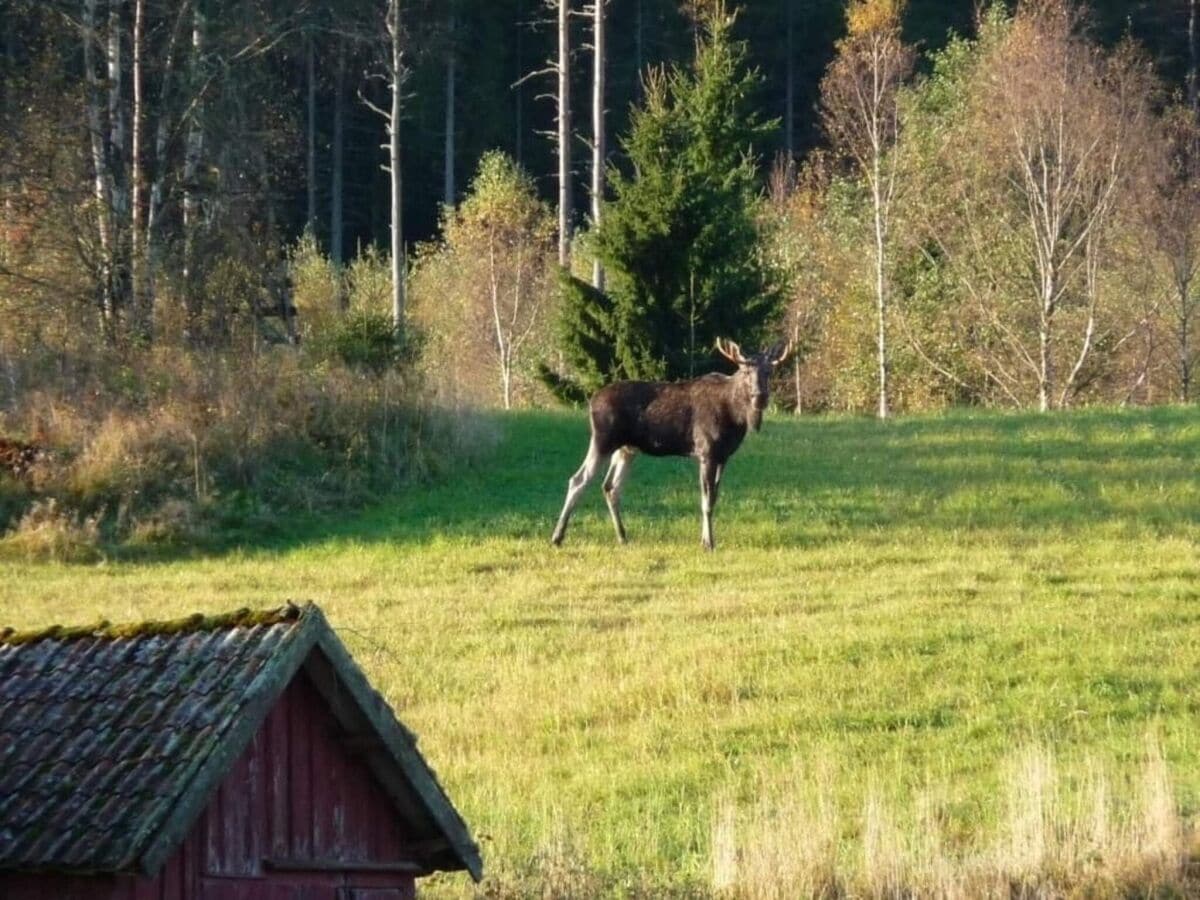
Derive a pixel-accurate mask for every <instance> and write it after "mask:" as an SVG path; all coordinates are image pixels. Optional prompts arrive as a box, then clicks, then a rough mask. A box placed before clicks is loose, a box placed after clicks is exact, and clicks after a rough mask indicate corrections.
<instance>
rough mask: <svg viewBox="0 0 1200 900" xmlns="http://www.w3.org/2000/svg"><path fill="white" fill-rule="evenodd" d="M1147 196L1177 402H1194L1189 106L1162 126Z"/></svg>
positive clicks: (1196, 254)
mask: <svg viewBox="0 0 1200 900" xmlns="http://www.w3.org/2000/svg"><path fill="white" fill-rule="evenodd" d="M1157 131H1158V135H1157V140H1156V141H1155V143H1154V146H1153V149H1152V155H1151V157H1150V160H1151V165H1150V166H1148V167H1147V168H1148V170H1149V173H1150V176H1151V180H1150V184H1149V185H1148V190H1147V191H1146V193H1145V198H1144V201H1143V202H1144V204H1145V205H1144V227H1145V233H1146V235H1147V236H1148V237H1149V250H1150V253H1149V254H1148V256H1149V258H1151V259H1152V260H1153V261H1154V268H1155V269H1156V270H1158V272H1159V273H1161V275H1162V281H1163V282H1165V284H1166V285H1167V288H1166V291H1165V293H1166V296H1167V302H1166V304H1165V308H1166V310H1167V312H1166V320H1167V322H1166V324H1167V331H1168V333H1169V334H1170V335H1171V337H1172V340H1171V343H1172V344H1173V345H1174V354H1173V356H1174V368H1175V370H1176V373H1177V375H1178V394H1177V396H1178V399H1179V401H1180V402H1181V403H1187V402H1188V401H1190V400H1191V399H1192V383H1193V381H1194V380H1195V370H1196V365H1197V363H1198V362H1200V337H1198V336H1197V334H1196V332H1197V330H1198V329H1200V300H1197V297H1196V280H1197V276H1198V275H1200V123H1197V121H1196V118H1195V115H1194V114H1193V112H1192V110H1191V109H1190V107H1186V108H1185V107H1180V106H1174V107H1171V108H1169V109H1168V110H1167V111H1166V112H1165V114H1164V116H1163V119H1162V121H1161V122H1160V123H1158V128H1157Z"/></svg>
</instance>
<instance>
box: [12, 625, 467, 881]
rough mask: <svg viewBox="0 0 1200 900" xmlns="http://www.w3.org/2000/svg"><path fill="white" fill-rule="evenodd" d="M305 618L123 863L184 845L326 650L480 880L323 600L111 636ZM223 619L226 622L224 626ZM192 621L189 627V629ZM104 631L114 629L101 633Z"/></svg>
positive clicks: (459, 829) (153, 863) (463, 830)
mask: <svg viewBox="0 0 1200 900" xmlns="http://www.w3.org/2000/svg"><path fill="white" fill-rule="evenodd" d="M297 619H298V620H299V621H298V624H297V629H296V631H295V633H294V634H293V635H292V636H291V638H290V639H289V644H288V645H287V646H286V647H285V648H283V650H282V651H280V652H277V653H276V654H274V656H273V657H272V658H271V659H270V660H269V661H268V662H267V664H266V665H264V666H263V669H262V671H260V672H259V673H258V676H257V677H256V678H255V680H254V683H253V684H252V686H251V688H250V690H249V691H248V692H247V696H246V701H245V704H244V705H243V706H242V709H241V713H240V714H239V715H238V716H237V717H236V718H235V719H234V720H233V721H232V722H231V723H230V724H229V726H228V728H227V730H226V733H225V734H224V735H222V736H220V737H219V738H218V739H217V740H216V742H215V744H214V748H213V750H212V751H211V752H210V753H209V754H208V756H207V757H205V758H204V759H203V760H201V761H198V762H197V764H196V766H195V768H194V771H193V772H192V773H190V774H189V775H188V777H187V778H186V780H185V782H184V783H185V787H184V788H183V789H181V791H180V793H179V795H178V796H177V797H176V798H175V799H174V800H172V802H171V803H169V804H168V805H167V807H166V808H167V809H169V810H170V812H169V813H168V815H167V817H166V819H165V820H164V821H160V822H148V823H147V824H146V826H145V827H144V828H143V830H142V833H141V834H139V835H137V836H136V838H135V839H134V841H133V842H132V846H133V847H134V848H135V849H134V851H133V852H132V853H131V855H130V858H129V859H127V860H126V861H125V864H124V865H122V866H121V868H122V869H125V870H134V869H136V870H139V871H141V872H143V873H144V874H147V875H153V874H155V873H156V872H157V871H158V870H159V869H160V868H161V867H162V865H163V864H164V863H165V862H166V861H167V859H168V857H169V856H170V855H171V853H173V852H174V851H175V849H176V847H178V846H179V843H180V842H181V841H182V840H183V839H184V838H185V837H186V836H187V834H188V832H189V831H190V830H191V828H192V826H193V825H194V824H195V822H196V820H197V819H198V818H199V816H200V814H201V813H202V812H203V811H204V809H205V807H206V806H207V805H208V803H209V802H210V801H211V799H212V794H213V792H214V791H216V789H217V787H218V786H219V785H220V782H221V779H222V778H224V776H225V775H226V773H227V772H228V770H229V767H230V766H231V765H233V763H234V762H235V761H236V760H237V758H238V757H239V756H240V755H241V754H242V753H243V752H245V749H246V747H248V746H249V745H250V742H251V741H252V740H253V739H254V735H255V734H257V733H258V730H259V729H260V728H261V727H262V725H263V723H264V722H265V721H266V718H267V716H268V714H269V713H270V711H271V708H272V707H273V706H274V705H275V702H276V701H277V700H278V699H279V696H280V695H281V694H282V693H283V691H284V690H285V689H286V688H287V686H288V684H290V683H291V681H292V679H293V678H294V677H295V676H296V673H297V672H298V671H299V670H300V667H301V666H302V665H303V664H304V661H305V660H306V659H307V658H308V656H309V654H310V653H311V652H312V650H313V649H314V648H319V649H320V651H321V653H322V654H323V655H324V656H325V657H326V658H327V659H328V660H329V663H330V665H332V666H333V668H334V671H335V673H336V674H337V677H338V679H339V681H341V682H342V683H343V684H344V685H345V687H346V688H347V691H348V692H349V694H350V696H351V697H352V698H353V699H354V701H355V704H356V705H357V706H358V708H359V710H360V711H361V712H362V714H363V716H364V717H365V718H366V719H367V721H368V722H370V724H371V727H372V728H373V729H374V730H375V732H376V733H377V734H378V736H379V738H380V740H381V741H382V742H383V744H384V746H385V747H386V748H387V751H388V754H389V755H390V756H391V757H392V759H393V760H394V761H395V763H396V765H397V766H398V767H399V768H400V770H401V771H402V772H403V773H404V775H405V777H406V778H407V779H408V781H409V783H410V784H411V785H412V787H413V790H414V792H415V793H416V795H417V796H418V797H419V798H420V800H421V802H422V803H423V804H424V806H425V809H426V812H428V814H429V817H430V818H431V819H432V820H433V821H434V823H435V824H436V825H437V826H438V828H439V829H440V830H441V831H442V834H443V835H444V836H445V837H446V840H447V841H448V842H449V843H450V846H451V848H452V849H453V851H454V855H455V857H457V859H458V860H459V862H461V863H462V867H463V868H464V869H466V870H467V871H468V872H469V873H470V874H471V877H472V878H473V879H474V880H475V881H479V880H480V879H481V878H482V874H483V862H482V860H481V858H480V856H479V848H478V846H477V845H476V844H475V842H474V840H472V838H471V835H470V832H469V830H468V829H467V825H466V823H465V822H464V821H463V820H462V817H461V816H459V814H458V811H457V810H456V809H455V808H454V806H453V805H452V804H451V802H450V799H449V797H448V796H447V794H446V792H445V790H444V789H443V788H442V786H441V784H440V783H439V782H438V780H437V776H436V775H435V774H434V772H433V770H432V769H431V768H430V766H429V764H428V763H427V762H426V761H425V759H424V758H423V757H422V756H421V754H420V752H419V751H418V750H417V747H416V741H415V739H414V738H413V736H412V734H411V733H410V732H409V731H408V729H407V728H405V726H404V725H403V724H402V723H401V722H400V721H399V720H398V719H397V718H396V715H395V713H394V712H393V711H392V709H391V707H390V706H389V705H388V704H387V702H386V701H384V699H383V698H382V697H381V696H380V695H379V693H378V692H377V691H375V689H374V688H372V687H371V685H370V683H369V682H368V681H367V678H366V676H365V675H364V674H363V672H362V670H361V669H360V668H359V667H358V664H357V663H355V662H354V659H353V657H352V656H351V655H350V651H349V650H347V648H346V646H345V644H343V643H342V641H341V639H340V638H339V637H338V636H337V634H336V632H334V630H333V628H332V627H331V626H330V625H329V622H328V621H327V620H326V618H325V615H324V614H323V613H322V612H321V610H320V608H319V607H317V606H316V605H315V604H312V603H308V604H305V605H304V606H303V607H297V606H295V605H293V604H290V603H289V604H288V605H287V606H285V607H281V608H280V609H277V610H265V611H260V612H258V613H254V612H251V611H250V610H245V609H243V610H238V611H237V612H236V613H230V614H228V615H226V616H212V617H202V616H201V617H197V616H190V617H188V618H186V619H178V620H173V621H171V622H163V623H144V625H146V626H161V628H160V630H155V631H149V630H143V631H134V632H132V633H130V632H129V631H121V632H120V633H119V634H118V633H112V634H110V636H111V637H128V636H137V635H143V634H150V633H155V634H162V633H177V632H179V631H183V630H199V626H198V623H199V622H200V621H201V620H203V621H204V622H211V623H213V624H210V625H209V626H208V630H215V629H217V628H231V627H239V626H246V627H250V626H253V625H273V624H279V623H282V622H286V621H292V620H297ZM218 622H219V624H218ZM188 625H190V626H191V627H190V628H188V627H186V626H188ZM123 628H125V626H116V627H115V628H114V626H111V625H108V623H104V626H103V629H113V630H114V631H115V630H119V629H123ZM49 631H50V629H45V630H44V632H43V633H40V634H39V636H37V637H32V638H30V637H26V638H25V641H28V640H40V639H48V638H58V639H62V636H63V630H62V629H60V630H59V631H58V632H57V633H56V634H50V633H49ZM72 632H76V633H77V635H76V634H72V635H71V636H78V637H88V636H92V637H95V636H98V633H97V628H96V627H91V630H90V631H86V632H85V631H84V629H72ZM100 634H101V636H102V635H104V634H109V632H108V631H107V630H102V631H101V633H100Z"/></svg>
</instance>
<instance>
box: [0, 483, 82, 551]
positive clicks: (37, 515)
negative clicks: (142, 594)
mask: <svg viewBox="0 0 1200 900" xmlns="http://www.w3.org/2000/svg"><path fill="white" fill-rule="evenodd" d="M0 551H4V552H6V553H11V554H15V555H17V556H21V557H23V558H25V559H28V560H38V561H52V562H76V563H78V562H95V561H96V560H98V559H100V558H101V557H102V554H101V552H100V516H99V515H93V516H89V517H86V518H85V517H83V516H81V515H80V514H79V513H76V512H72V511H70V510H68V509H65V508H63V507H62V506H61V505H60V504H59V502H58V501H57V500H55V499H54V498H53V497H51V498H50V499H48V500H37V501H34V503H33V505H31V506H30V507H29V509H28V510H27V511H26V512H25V514H24V515H23V516H22V517H21V520H20V521H19V522H18V523H17V527H16V528H15V529H14V530H13V532H12V533H11V534H9V535H7V536H5V538H4V539H3V540H0Z"/></svg>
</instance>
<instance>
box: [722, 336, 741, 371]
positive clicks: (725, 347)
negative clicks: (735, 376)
mask: <svg viewBox="0 0 1200 900" xmlns="http://www.w3.org/2000/svg"><path fill="white" fill-rule="evenodd" d="M717 352H718V353H720V354H721V355H722V356H723V357H725V358H726V359H727V360H729V361H730V362H731V363H733V364H734V365H735V366H740V365H741V364H742V350H741V348H740V347H738V345H737V344H735V343H734V342H733V341H728V340H726V339H725V338H717Z"/></svg>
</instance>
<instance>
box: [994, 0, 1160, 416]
mask: <svg viewBox="0 0 1200 900" xmlns="http://www.w3.org/2000/svg"><path fill="white" fill-rule="evenodd" d="M1078 29H1079V18H1078V12H1077V10H1076V9H1075V7H1073V6H1072V5H1071V4H1070V3H1068V2H1064V0H1043V2H1040V3H1031V4H1027V5H1026V6H1024V7H1022V8H1021V10H1020V11H1019V12H1018V14H1017V16H1016V17H1015V18H1014V20H1013V22H1012V25H1011V29H1010V31H1009V34H1008V36H1007V38H1006V39H1005V40H1004V41H1003V42H1002V43H1001V44H1000V45H999V47H998V50H997V53H996V54H995V56H994V57H993V58H992V59H991V60H989V64H988V66H987V67H986V69H985V70H984V79H983V83H982V85H981V91H980V94H979V96H978V97H977V107H976V118H975V123H976V126H977V127H976V129H975V130H976V132H977V134H978V135H979V136H980V137H981V138H983V143H984V144H985V146H988V147H991V148H994V149H995V150H996V151H997V156H996V157H995V158H994V160H993V163H994V164H995V165H997V168H998V169H1001V170H1002V171H1004V172H1006V173H1008V174H1007V177H1006V187H1007V189H1008V191H1007V192H1008V193H1010V196H1011V200H1012V201H1013V202H1014V204H1015V206H1014V210H1015V211H1016V212H1017V215H1016V217H1015V218H1014V222H1015V223H1018V227H1019V229H1020V236H1021V237H1022V238H1023V243H1024V245H1025V246H1026V247H1027V248H1028V250H1029V256H1028V264H1029V269H1028V272H1029V282H1030V285H1031V287H1032V291H1031V296H1030V300H1031V301H1032V304H1033V306H1034V309H1035V314H1036V330H1037V339H1036V346H1035V347H1034V348H1029V349H1024V348H1023V349H1022V356H1023V357H1024V361H1025V362H1026V363H1027V364H1029V365H1030V366H1031V368H1032V370H1033V374H1034V376H1035V378H1036V381H1037V404H1038V409H1040V410H1042V411H1043V412H1044V411H1046V410H1049V409H1051V408H1053V407H1055V406H1059V407H1061V406H1064V405H1066V404H1067V402H1068V401H1069V399H1070V397H1071V395H1072V392H1073V390H1074V387H1075V384H1076V379H1077V378H1078V376H1079V373H1080V371H1081V369H1082V367H1083V364H1084V363H1085V362H1086V361H1087V358H1088V356H1089V354H1090V353H1091V352H1092V350H1093V349H1094V348H1095V343H1096V336H1097V319H1096V316H1097V302H1098V297H1097V294H1096V286H1097V281H1096V272H1097V267H1098V266H1099V265H1100V264H1101V257H1102V255H1103V253H1104V252H1105V247H1104V243H1105V240H1106V237H1107V233H1106V232H1107V229H1108V226H1109V224H1110V222H1111V220H1112V215H1113V211H1114V209H1115V206H1116V203H1117V200H1118V196H1119V192H1120V190H1121V188H1122V187H1123V186H1124V185H1125V183H1126V180H1127V178H1128V176H1129V174H1130V171H1131V167H1132V163H1133V161H1134V160H1135V158H1136V155H1137V154H1138V153H1139V152H1140V146H1139V144H1140V138H1139V135H1140V132H1141V130H1142V129H1143V128H1144V126H1145V125H1146V119H1147V116H1148V105H1147V100H1148V97H1147V87H1146V85H1145V83H1144V82H1145V79H1144V77H1143V76H1142V73H1141V71H1140V62H1139V61H1138V60H1137V59H1136V57H1132V56H1130V55H1129V54H1128V53H1126V54H1121V53H1116V54H1113V55H1112V56H1109V57H1106V56H1104V55H1103V54H1102V53H1101V52H1100V51H1099V49H1098V48H1096V47H1094V46H1093V45H1090V44H1088V43H1087V42H1086V41H1085V40H1084V39H1083V38H1081V37H1080V36H1079V33H1078ZM1079 298H1082V301H1083V309H1084V314H1083V316H1082V328H1081V331H1082V333H1081V334H1078V335H1077V336H1076V341H1077V344H1078V346H1077V350H1074V351H1072V350H1069V349H1065V348H1064V349H1063V350H1062V351H1059V352H1056V344H1057V343H1058V340H1059V335H1058V328H1059V325H1060V320H1061V319H1062V313H1063V309H1064V306H1065V305H1067V304H1068V303H1070V302H1071V301H1072V300H1073V299H1075V300H1076V306H1078V305H1079V304H1078V299H1079ZM1072 360H1073V361H1072ZM1060 361H1061V366H1060ZM1060 368H1061V369H1062V370H1064V371H1062V372H1061V373H1060V371H1059V370H1060Z"/></svg>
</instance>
